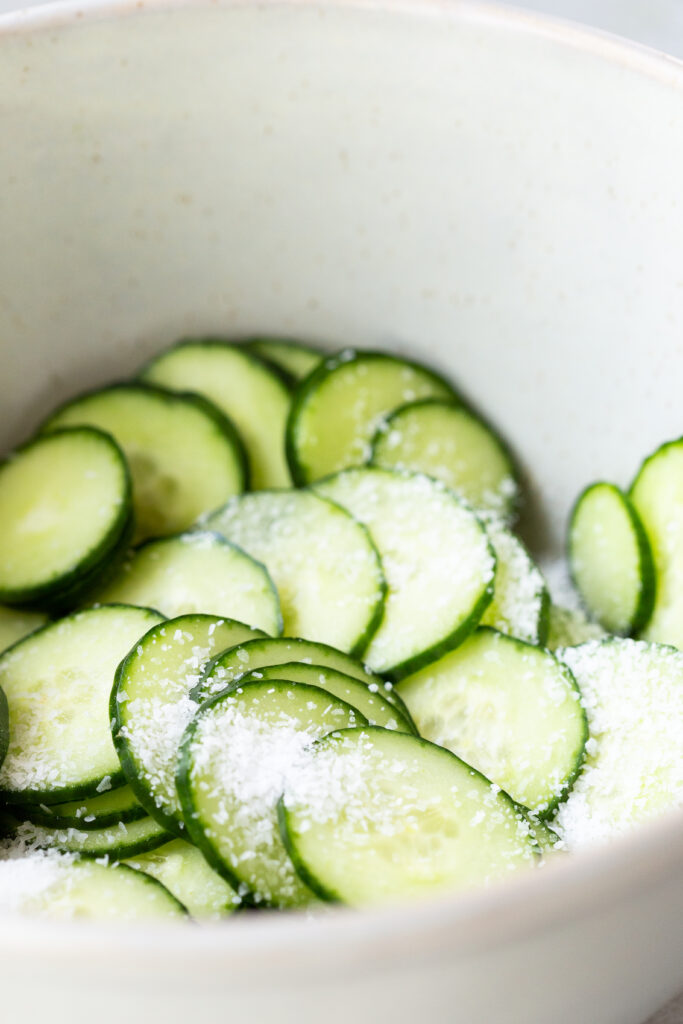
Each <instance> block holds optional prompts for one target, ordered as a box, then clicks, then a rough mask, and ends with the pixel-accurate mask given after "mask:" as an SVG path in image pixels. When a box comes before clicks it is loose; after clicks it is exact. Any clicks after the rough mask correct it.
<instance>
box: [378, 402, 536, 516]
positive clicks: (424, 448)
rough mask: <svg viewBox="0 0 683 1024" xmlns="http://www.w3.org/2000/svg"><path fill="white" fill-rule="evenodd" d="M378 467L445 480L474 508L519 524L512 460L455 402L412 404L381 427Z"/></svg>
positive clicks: (481, 424) (488, 430)
mask: <svg viewBox="0 0 683 1024" xmlns="http://www.w3.org/2000/svg"><path fill="white" fill-rule="evenodd" d="M371 464H372V465H373V466H380V467H382V468H384V469H410V470H414V471H417V472H421V473H426V474H427V476H432V477H434V478H435V479H436V480H441V482H442V483H444V484H445V485H446V486H447V487H450V488H451V490H453V491H455V492H456V494H458V495H459V496H460V497H461V498H463V499H464V500H465V501H466V502H467V503H468V504H469V505H472V507H473V508H475V509H477V510H479V511H483V512H486V513H490V514H493V515H495V516H497V517H500V518H502V519H503V520H504V521H506V522H510V521H512V520H514V518H515V515H516V511H517V507H518V505H519V483H518V480H517V471H516V469H515V466H514V462H513V460H512V456H511V454H510V452H509V451H508V449H507V447H506V446H505V445H504V444H503V442H502V441H501V440H500V438H499V437H498V436H497V435H496V434H495V433H494V432H493V430H492V429H491V428H490V427H489V426H487V425H486V424H485V423H484V422H483V421H482V420H481V419H480V418H479V417H478V416H476V415H475V414H474V413H473V412H472V411H471V410H470V409H467V408H466V407H465V406H464V405H462V404H460V403H457V402H455V401H448V400H443V399H439V398H424V399H422V400H421V401H419V402H409V403H408V404H407V405H402V406H400V407H399V408H398V409H396V410H395V411H394V412H392V413H391V414H390V415H389V416H387V417H386V419H385V420H384V421H383V422H381V423H380V425H379V427H378V429H377V432H376V433H375V436H374V438H373V440H372V458H371Z"/></svg>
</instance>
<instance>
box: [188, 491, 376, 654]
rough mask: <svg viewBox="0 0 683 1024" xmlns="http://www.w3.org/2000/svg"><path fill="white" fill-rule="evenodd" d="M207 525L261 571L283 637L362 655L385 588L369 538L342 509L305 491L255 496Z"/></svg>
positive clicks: (237, 501)
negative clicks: (272, 590) (275, 600)
mask: <svg viewBox="0 0 683 1024" xmlns="http://www.w3.org/2000/svg"><path fill="white" fill-rule="evenodd" d="M205 525H206V526H207V528H208V529H210V530H215V531H216V532H217V533H220V534H222V535H223V536H224V537H226V538H227V539H228V540H230V541H232V542H233V543H234V544H237V545H238V546H239V547H241V548H243V550H244V551H246V552H247V553H248V554H250V555H251V556H252V558H255V559H257V560H258V561H259V562H262V563H263V564H264V565H265V566H266V568H267V569H268V572H269V573H270V575H271V578H272V580H273V582H274V583H275V586H276V587H277V590H278V593H279V595H280V604H281V607H282V617H283V620H284V632H285V634H286V635H288V636H296V637H301V638H303V639H307V640H317V641H321V642H324V643H327V644H331V645H332V646H333V647H338V648H339V649H340V650H344V651H349V652H352V653H353V652H357V651H362V650H364V649H365V647H367V644H368V641H369V639H370V637H371V636H372V635H373V633H374V632H375V630H376V629H377V627H378V625H379V623H380V622H381V619H382V614H383V611H384V598H385V594H386V583H385V580H384V574H383V572H382V566H381V564H380V560H379V556H378V554H377V550H376V548H375V546H374V544H373V543H372V540H371V539H370V535H369V534H368V531H367V530H366V529H365V527H364V526H362V525H361V524H360V523H358V522H356V520H355V519H353V518H352V516H350V515H349V513H348V512H347V511H346V510H345V509H343V508H340V507H339V506H338V505H335V504H334V503H333V502H331V501H327V500H326V499H325V498H322V497H320V496H318V495H317V494H313V493H311V492H309V491H259V492H257V493H255V494H244V495H241V496H240V497H238V498H234V499H233V500H232V501H230V502H229V503H228V504H227V505H226V506H225V507H224V508H222V509H220V510H219V511H218V512H216V513H214V514H213V515H212V516H210V517H209V518H208V519H207V520H206V524H205Z"/></svg>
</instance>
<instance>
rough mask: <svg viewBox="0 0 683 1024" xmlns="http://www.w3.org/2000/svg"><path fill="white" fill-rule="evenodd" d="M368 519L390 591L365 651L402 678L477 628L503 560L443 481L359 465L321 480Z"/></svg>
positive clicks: (374, 665) (375, 664) (322, 489)
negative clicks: (499, 564) (498, 566)
mask: <svg viewBox="0 0 683 1024" xmlns="http://www.w3.org/2000/svg"><path fill="white" fill-rule="evenodd" d="M316 491H319V493H320V494H322V495H323V496H324V497H326V498H332V500H333V501H336V502H338V503H339V504H340V505H342V506H343V507H344V508H347V509H348V510H349V512H350V513H351V514H352V515H353V516H355V518H356V519H358V520H359V521H360V522H361V523H364V524H365V525H366V526H367V528H368V530H369V531H370V536H371V537H372V539H373V540H374V542H375V545H376V546H377V550H378V551H379V554H380V558H381V559H382V565H383V567H384V575H385V576H386V579H387V584H388V588H389V589H388V594H387V599H386V604H385V609H384V618H383V620H382V623H381V625H380V627H379V629H378V630H377V632H376V633H375V635H374V637H373V638H372V640H371V641H370V645H369V646H368V648H367V650H366V651H365V655H364V659H365V661H366V662H367V664H368V665H369V666H370V668H371V669H373V670H374V671H375V672H381V673H382V674H383V675H387V676H390V677H392V678H395V679H399V678H401V677H402V676H405V675H408V673H409V672H415V671H417V669H418V668H420V667H421V666H422V665H426V664H428V663H429V662H430V661H436V659H437V658H438V657H440V655H441V654H443V653H444V652H445V651H447V650H450V649H451V648H453V647H455V646H456V645H457V644H458V643H460V642H461V641H462V640H464V638H465V637H466V636H467V635H468V634H469V633H471V632H472V630H473V629H474V627H475V626H476V625H477V623H478V622H479V620H480V619H481V617H482V615H483V613H484V611H485V610H486V607H487V606H488V604H489V603H490V601H491V597H492V592H493V578H494V572H495V565H496V563H495V557H494V553H493V551H492V549H491V547H490V545H489V542H488V539H487V537H486V532H485V530H484V527H483V526H482V524H481V523H480V522H479V520H478V519H477V518H476V516H475V515H474V514H473V513H472V512H471V511H470V510H469V509H468V508H467V507H466V506H465V505H463V504H462V502H461V501H460V500H459V499H458V498H456V496H455V495H454V494H453V493H452V492H451V491H448V490H447V489H446V488H445V487H444V486H443V484H440V483H438V482H437V481H435V480H432V479H431V478H430V477H426V476H422V475H421V474H417V473H399V472H397V471H394V470H386V469H351V470H347V471H346V472H344V473H338V474H337V476H334V477H330V478H329V479H328V480H323V481H322V482H321V483H319V484H316Z"/></svg>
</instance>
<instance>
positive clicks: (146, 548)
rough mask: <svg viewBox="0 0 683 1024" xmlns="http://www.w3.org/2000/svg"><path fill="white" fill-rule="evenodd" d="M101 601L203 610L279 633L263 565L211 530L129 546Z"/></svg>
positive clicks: (168, 610) (179, 611)
mask: <svg viewBox="0 0 683 1024" xmlns="http://www.w3.org/2000/svg"><path fill="white" fill-rule="evenodd" d="M98 601H99V602H101V603H102V604H105V603H112V602H125V603H126V604H138V605H145V606H147V607H150V608H158V609H159V611H161V612H162V613H163V614H164V615H166V616H168V617H169V618H175V617H176V616H178V615H189V614H194V613H195V612H206V613H208V614H211V615H220V616H224V617H226V618H235V619H238V620H239V621H240V622H248V623H250V624H251V625H253V626H254V627H256V628H258V629H262V630H263V631H264V632H265V633H270V634H273V633H280V632H281V631H282V618H281V615H280V604H279V601H278V596H277V592H276V590H275V587H274V586H273V581H272V580H271V578H270V576H269V575H268V573H267V571H266V570H265V568H264V567H263V566H262V565H260V564H259V563H258V562H255V561H254V559H253V558H250V557H249V555H247V554H246V553H245V552H244V551H241V550H240V549H239V548H237V547H235V545H234V544H230V543H228V541H226V540H225V539H224V538H223V537H220V536H219V535H218V534H216V533H208V532H205V531H202V532H197V533H181V534H180V535H179V536H178V537H167V538H164V539H163V540H156V541H148V542H147V543H146V544H143V545H142V547H140V548H138V549H137V551H134V552H133V554H132V555H131V557H130V559H129V560H128V561H127V562H126V564H125V565H124V566H123V568H122V570H121V572H120V573H119V575H118V576H117V577H116V578H115V579H114V580H113V581H112V582H111V583H110V584H109V585H108V586H107V587H105V589H104V590H103V591H101V593H100V594H98Z"/></svg>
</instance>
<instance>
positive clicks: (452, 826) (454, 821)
mask: <svg viewBox="0 0 683 1024" xmlns="http://www.w3.org/2000/svg"><path fill="white" fill-rule="evenodd" d="M278 811H279V819H280V826H281V830H282V835H283V839H284V842H285V845H286V847H287V849H288V851H289V854H290V856H291V858H292V860H293V862H294V864H295V866H296V868H297V871H298V872H299V874H300V876H301V878H302V879H303V880H304V881H305V882H306V884H307V885H308V886H310V888H311V889H312V890H313V891H314V892H316V893H317V894H318V895H319V896H320V897H321V898H322V899H327V900H334V901H339V902H342V903H346V904H349V905H351V906H370V905H372V904H378V903H379V904H381V903H386V902H390V901H396V900H398V899H401V900H407V899H416V898H418V897H420V896H425V895H427V894H429V893H433V892H435V891H444V890H454V889H470V888H472V887H473V886H475V885H483V884H487V883H489V882H493V881H495V880H497V879H500V878H504V877H507V876H509V875H511V874H512V873H514V872H515V871H517V870H519V869H521V868H528V867H532V866H533V865H534V863H535V855H534V850H533V846H532V844H531V842H530V840H529V830H528V826H527V824H526V822H524V821H523V820H522V819H521V818H520V815H519V813H518V811H517V808H516V807H515V805H514V804H513V802H512V801H511V800H510V798H509V797H508V796H507V795H506V794H505V793H504V792H503V791H502V790H500V789H499V788H498V787H497V786H493V785H492V784H491V783H490V782H489V781H488V779H486V778H484V776H483V775H480V774H479V772H477V771H475V770H474V769H473V768H471V767H470V766H469V765H467V764H465V763H464V761H461V760H460V759H459V758H457V757H455V755H454V754H451V753H450V752H449V751H447V750H444V749H443V747H437V746H436V745H434V744H432V743H427V742H425V741H424V740H421V739H419V738H418V737H417V736H409V735H406V734H405V733H398V732H390V731H389V730H387V729H377V728H366V729H347V730H343V731H341V732H335V733H332V735H330V736H327V737H326V738H325V739H322V740H321V741H320V742H318V743H316V744H315V745H314V747H313V749H312V756H311V757H310V760H309V762H308V764H307V765H303V766H302V768H301V769H300V770H299V771H298V772H296V773H292V775H291V776H290V778H289V779H288V780H287V781H286V783H285V790H284V795H283V797H282V799H281V801H280V804H279V808H278Z"/></svg>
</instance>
